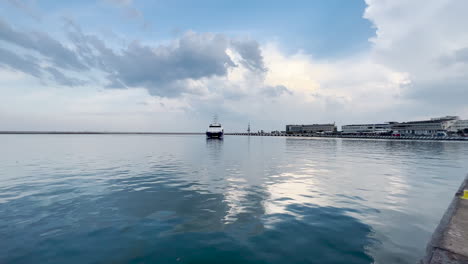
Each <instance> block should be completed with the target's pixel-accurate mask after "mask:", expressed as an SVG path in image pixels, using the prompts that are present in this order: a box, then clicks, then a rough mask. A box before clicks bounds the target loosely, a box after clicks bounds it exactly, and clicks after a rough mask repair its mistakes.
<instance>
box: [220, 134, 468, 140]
mask: <svg viewBox="0 0 468 264" xmlns="http://www.w3.org/2000/svg"><path fill="white" fill-rule="evenodd" d="M225 135H236V136H263V137H314V138H361V139H392V140H432V141H465V142H468V137H436V136H398V137H397V136H371V135H360V136H358V135H316V134H285V133H280V134H278V133H276V134H275V133H250V134H249V133H225Z"/></svg>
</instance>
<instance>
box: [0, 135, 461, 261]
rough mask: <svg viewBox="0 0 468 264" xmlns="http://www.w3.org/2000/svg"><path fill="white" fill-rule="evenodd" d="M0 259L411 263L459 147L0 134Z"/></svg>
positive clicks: (455, 180) (450, 184) (450, 183)
mask: <svg viewBox="0 0 468 264" xmlns="http://www.w3.org/2000/svg"><path fill="white" fill-rule="evenodd" d="M0 146H1V148H0V238H1V239H0V263H280V264H284V263H415V262H416V261H417V260H418V259H419V258H420V257H421V256H422V255H423V254H424V248H425V246H426V243H427V241H428V239H429V238H430V235H431V233H432V231H433V230H434V227H435V226H436V225H437V223H438V221H439V219H440V217H441V216H442V214H443V212H444V211H445V209H446V208H447V205H448V204H449V202H450V200H451V198H452V196H453V194H454V192H455V190H456V189H457V188H458V186H459V184H460V183H461V181H462V179H463V177H464V176H465V174H466V173H467V172H468V144H467V143H460V142H421V141H415V142H411V141H377V140H346V139H291V138H280V137H251V138H248V137H242V136H227V137H226V138H225V139H224V140H223V141H218V140H208V141H207V140H206V139H205V138H204V137H203V136H175V135H174V136H171V135H165V136H164V135H161V136H153V135H0Z"/></svg>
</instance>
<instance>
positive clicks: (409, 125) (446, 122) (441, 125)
mask: <svg viewBox="0 0 468 264" xmlns="http://www.w3.org/2000/svg"><path fill="white" fill-rule="evenodd" d="M458 120H459V118H458V116H445V117H439V118H431V119H430V120H422V121H410V122H403V123H395V124H393V125H392V130H393V132H394V133H400V134H401V135H420V136H431V135H437V134H438V133H441V132H446V131H447V130H448V129H449V128H450V127H451V126H452V125H454V124H455V123H456V122H457V121H458Z"/></svg>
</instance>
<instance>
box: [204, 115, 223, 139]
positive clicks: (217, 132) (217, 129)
mask: <svg viewBox="0 0 468 264" xmlns="http://www.w3.org/2000/svg"><path fill="white" fill-rule="evenodd" d="M223 135H224V129H223V127H222V126H221V124H220V123H218V120H217V118H216V117H215V118H214V121H213V123H211V124H210V126H209V127H208V130H206V137H207V138H219V139H221V138H223Z"/></svg>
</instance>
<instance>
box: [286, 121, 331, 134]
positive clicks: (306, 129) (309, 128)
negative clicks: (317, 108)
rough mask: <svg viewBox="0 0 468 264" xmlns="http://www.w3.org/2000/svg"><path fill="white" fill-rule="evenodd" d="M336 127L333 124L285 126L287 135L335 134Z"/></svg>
mask: <svg viewBox="0 0 468 264" xmlns="http://www.w3.org/2000/svg"><path fill="white" fill-rule="evenodd" d="M336 131H337V128H336V125H335V124H334V123H333V124H312V125H286V133H287V134H301V133H322V132H325V133H333V132H336Z"/></svg>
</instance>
